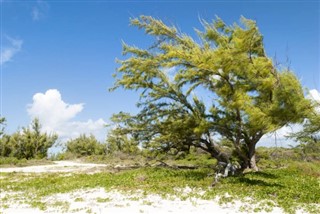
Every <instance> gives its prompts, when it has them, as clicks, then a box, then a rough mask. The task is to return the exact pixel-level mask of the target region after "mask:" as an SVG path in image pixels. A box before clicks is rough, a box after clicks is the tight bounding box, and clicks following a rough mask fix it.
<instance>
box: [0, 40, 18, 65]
mask: <svg viewBox="0 0 320 214" xmlns="http://www.w3.org/2000/svg"><path fill="white" fill-rule="evenodd" d="M22 44H23V41H22V40H20V39H13V38H11V37H9V36H5V40H4V45H3V47H2V48H1V59H0V65H3V64H5V63H6V62H9V61H11V59H12V58H13V56H14V55H15V54H17V53H18V52H19V51H20V50H21V47H22Z"/></svg>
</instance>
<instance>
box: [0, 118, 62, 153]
mask: <svg viewBox="0 0 320 214" xmlns="http://www.w3.org/2000/svg"><path fill="white" fill-rule="evenodd" d="M57 138H58V136H57V135H51V134H47V133H41V125H40V122H39V120H38V119H37V118H36V119H34V120H33V121H32V123H31V128H22V131H20V130H18V131H17V132H15V133H14V134H12V135H6V134H4V135H3V136H1V138H0V155H1V157H13V158H17V159H34V158H36V159H42V158H46V157H47V155H48V154H47V152H48V149H49V148H50V147H51V146H52V145H53V144H54V143H55V142H56V140H57Z"/></svg>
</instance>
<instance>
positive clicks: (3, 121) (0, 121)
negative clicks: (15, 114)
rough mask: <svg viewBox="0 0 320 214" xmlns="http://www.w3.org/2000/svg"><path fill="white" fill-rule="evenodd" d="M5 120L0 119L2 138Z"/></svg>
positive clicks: (0, 135) (0, 134)
mask: <svg viewBox="0 0 320 214" xmlns="http://www.w3.org/2000/svg"><path fill="white" fill-rule="evenodd" d="M5 122H6V118H4V117H0V127H1V128H0V137H2V135H3V133H4V126H5Z"/></svg>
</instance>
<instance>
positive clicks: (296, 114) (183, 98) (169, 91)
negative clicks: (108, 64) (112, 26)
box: [111, 16, 311, 170]
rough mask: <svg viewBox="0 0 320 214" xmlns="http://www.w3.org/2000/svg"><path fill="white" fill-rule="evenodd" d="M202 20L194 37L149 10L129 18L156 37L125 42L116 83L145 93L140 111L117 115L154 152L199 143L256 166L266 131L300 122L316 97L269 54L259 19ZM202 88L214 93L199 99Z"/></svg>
mask: <svg viewBox="0 0 320 214" xmlns="http://www.w3.org/2000/svg"><path fill="white" fill-rule="evenodd" d="M202 23H203V27H204V30H203V31H200V30H196V32H197V33H198V35H199V39H198V40H199V41H200V42H196V40H194V39H193V38H192V37H190V36H188V35H186V34H184V33H181V32H179V31H178V30H177V28H175V27H172V26H167V25H165V24H164V23H163V22H162V21H161V20H157V19H154V18H152V17H150V16H140V18H136V19H132V20H131V25H133V26H135V27H137V28H139V29H143V30H144V31H145V33H146V34H148V35H150V36H152V37H154V38H155V43H154V44H152V45H151V47H150V48H148V49H140V48H137V47H135V46H129V45H127V44H123V54H124V55H127V56H128V58H127V59H124V60H119V61H118V62H119V64H120V67H119V68H118V69H117V72H116V74H115V76H116V78H117V79H116V82H115V85H114V87H113V88H112V89H111V90H115V89H117V88H124V89H127V90H137V91H139V92H141V96H140V99H139V101H138V104H137V105H138V106H139V107H140V108H141V111H140V112H139V113H138V114H137V115H130V114H127V113H123V112H120V113H118V114H116V115H114V116H113V118H112V120H113V121H114V123H115V124H117V127H119V129H122V133H123V135H128V134H129V135H130V136H131V137H132V138H133V139H135V140H136V141H139V142H140V143H141V144H142V145H143V146H144V148H146V149H149V151H152V152H155V153H160V154H163V153H175V154H177V153H179V152H185V151H188V150H190V148H192V147H195V148H200V149H202V150H203V151H205V152H207V153H209V154H210V155H211V156H212V157H213V158H215V159H217V160H218V161H220V162H225V163H230V162H237V163H238V164H240V165H241V170H244V169H246V168H251V169H254V170H258V167H257V165H256V152H255V150H256V144H257V143H258V142H259V140H260V139H261V137H262V136H264V135H265V134H267V133H270V132H273V131H276V130H277V129H279V128H281V127H283V126H285V125H287V124H289V123H299V122H302V121H303V118H305V117H306V116H307V115H308V113H309V110H310V109H311V103H310V101H309V100H308V99H305V97H304V93H303V89H302V86H301V84H300V82H299V80H298V79H297V77H296V76H295V75H294V74H293V73H292V72H291V71H290V70H281V69H279V68H277V66H276V65H274V64H273V62H272V59H271V58H269V57H268V56H266V53H265V49H264V44H263V36H262V35H261V33H260V32H259V30H258V27H257V25H256V23H255V22H254V21H253V20H249V19H246V18H244V17H242V18H241V23H240V24H237V23H235V24H233V25H231V26H227V25H226V24H225V23H224V22H223V21H222V20H221V19H220V18H217V19H216V20H215V21H213V22H212V23H208V22H206V21H204V20H202ZM199 89H200V90H205V91H206V93H207V94H208V96H210V98H209V99H211V100H210V101H206V102H205V101H204V100H201V99H200V97H198V96H197V95H196V94H197V90H199ZM213 136H220V140H217V139H215V138H213ZM227 146H228V149H226V147H227Z"/></svg>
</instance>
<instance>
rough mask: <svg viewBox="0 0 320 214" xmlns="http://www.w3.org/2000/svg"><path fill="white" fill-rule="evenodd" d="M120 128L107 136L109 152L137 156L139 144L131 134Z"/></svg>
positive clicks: (111, 131)
mask: <svg viewBox="0 0 320 214" xmlns="http://www.w3.org/2000/svg"><path fill="white" fill-rule="evenodd" d="M123 131H124V130H123V129H121V128H120V127H116V128H114V129H112V130H110V131H109V133H108V135H107V139H106V141H107V152H108V153H109V154H112V153H114V152H123V153H125V154H137V153H138V152H139V147H138V142H137V141H136V140H135V139H134V138H133V137H132V136H130V134H129V133H126V134H125V133H124V132H123Z"/></svg>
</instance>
